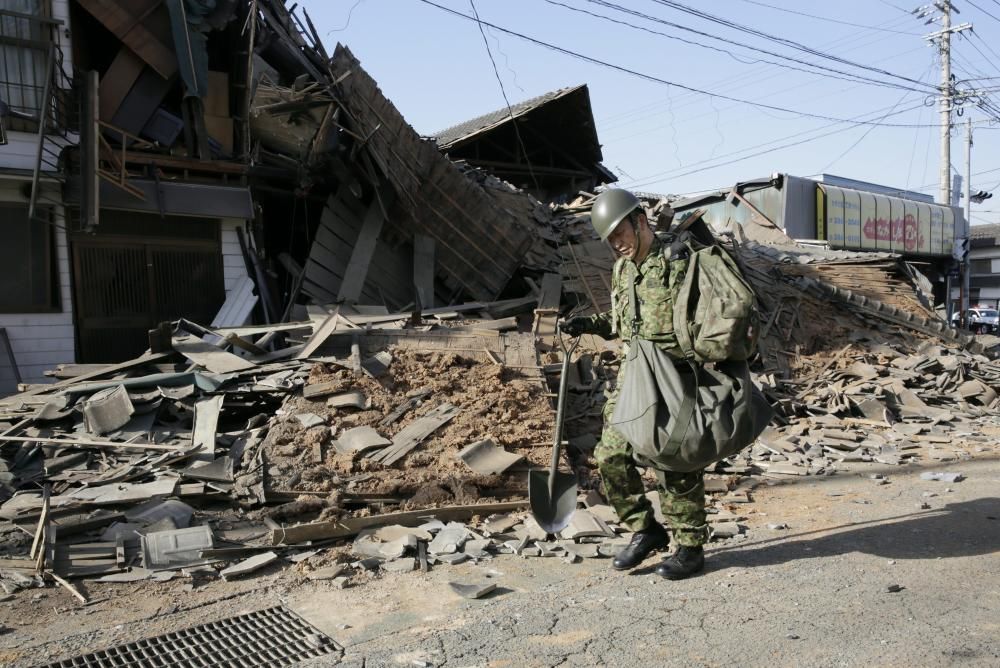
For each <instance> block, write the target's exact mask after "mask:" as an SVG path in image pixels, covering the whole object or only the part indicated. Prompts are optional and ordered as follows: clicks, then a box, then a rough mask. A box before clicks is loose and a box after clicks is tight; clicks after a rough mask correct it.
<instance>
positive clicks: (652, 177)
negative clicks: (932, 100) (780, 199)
mask: <svg viewBox="0 0 1000 668" xmlns="http://www.w3.org/2000/svg"><path fill="white" fill-rule="evenodd" d="M897 104H898V103H897ZM923 106H924V105H923V104H920V105H916V106H913V107H908V108H906V109H902V110H900V111H897V112H895V113H894V114H891V115H899V114H904V113H906V112H908V111H913V110H914V109H919V108H921V107H923ZM870 115H871V113H868V114H862V116H870ZM887 115H889V114H887ZM860 118H861V116H859V117H857V119H856V120H851V121H846V122H848V123H851V125H850V126H848V127H844V128H837V129H835V130H831V131H830V132H824V133H822V134H819V135H816V136H815V137H809V138H806V139H802V140H799V141H794V142H789V143H785V144H780V145H778V146H773V144H774V143H775V142H774V141H771V142H764V143H762V144H757V145H756V146H751V147H748V148H745V149H741V150H739V151H734V152H733V153H729V154H727V155H725V156H720V157H729V156H733V155H738V154H740V153H745V152H746V151H752V150H753V149H755V148H760V147H764V146H767V147H768V148H766V149H764V150H761V151H757V152H755V153H750V154H748V155H743V156H740V157H738V158H734V159H733V160H724V161H722V162H717V163H714V164H711V165H708V166H707V167H699V168H698V169H693V170H689V171H686V172H683V173H680V174H676V173H674V172H677V171H678V170H676V169H674V170H668V171H665V172H659V173H657V174H649V175H647V176H644V177H640V179H637V181H638V183H629V184H627V185H629V186H630V187H642V186H646V185H649V184H651V183H656V182H657V181H661V180H664V179H678V178H681V177H684V176H690V175H691V174H697V173H699V172H704V171H708V170H711V169H716V168H718V167H726V166H728V165H732V164H735V163H737V162H742V161H743V160H749V159H750V158H756V157H759V156H761V155H767V154H768V153H774V152H775V151H780V150H783V149H786V148H792V147H795V146H801V145H803V144H807V143H809V142H812V141H816V140H817V139H823V138H824V137H829V136H831V135H835V134H838V133H841V132H846V131H848V130H852V129H854V128H856V127H858V126H859V125H864V124H865V123H866V122H865V121H862V120H859V119H860ZM883 118H885V116H883ZM833 125H839V123H831V124H829V125H826V126H821V127H819V128H813V129H811V130H804V131H802V132H799V133H796V134H793V135H789V136H787V137H784V138H783V139H781V140H776V141H784V140H787V139H790V138H792V137H797V136H802V135H806V134H810V133H812V132H816V131H818V130H822V129H823V128H825V127H831V126H833ZM873 127H874V126H873ZM883 127H884V126H883ZM707 162H710V161H708V160H703V161H701V162H695V163H691V164H690V165H687V167H695V166H699V165H704V164H705V163H707Z"/></svg>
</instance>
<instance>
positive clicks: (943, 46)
mask: <svg viewBox="0 0 1000 668" xmlns="http://www.w3.org/2000/svg"><path fill="white" fill-rule="evenodd" d="M952 11H954V12H955V13H956V14H958V13H960V12H959V11H958V10H957V9H955V8H954V7H952V5H951V0H935V2H934V3H933V4H930V5H924V6H922V7H918V8H917V9H915V10H913V13H914V14H915V15H916V16H917V18H918V19H927V21H926V23H934V22H935V21H939V22H940V24H941V30H938V31H936V32H932V33H931V34H929V35H925V37H924V38H925V39H927V40H928V41H930V42H931V43H932V44H935V45H937V47H938V53H939V54H940V57H941V86H940V89H941V90H940V97H939V99H938V109H939V111H940V117H941V155H940V163H941V164H940V169H941V171H940V182H939V186H940V190H939V192H938V203H939V204H942V205H944V206H952V187H951V127H952V126H951V112H952V110H953V109H954V108H955V106H956V102H957V104H958V105H959V106H962V105H963V104H965V102H966V98H965V97H964V95H959V96H957V99H956V95H955V88H954V86H953V84H952V80H951V35H952V33H961V32H963V31H965V30H972V24H971V23H967V22H966V23H961V24H959V25H956V26H953V25H952V24H951V13H952ZM938 12H940V14H937V13H938ZM969 127H970V139H969V141H968V146H967V147H966V149H967V150H969V148H970V147H971V145H972V140H971V126H969ZM969 161H970V158H969V157H968V153H967V154H966V173H965V185H964V188H963V190H965V197H966V200H965V206H966V212H967V213H966V229H968V206H969V199H968V198H969V177H970V173H969V170H968V162H969ZM961 281H962V282H961V283H960V286H961V288H960V292H961V295H960V298H959V304H960V308H961V309H962V310H963V311H965V310H966V308H967V306H966V300H967V298H968V297H967V293H968V271H967V270H966V263H964V262H963V264H962V278H961ZM951 289H952V288H951V277H950V274H949V275H948V276H947V277H946V278H945V293H946V296H945V304H946V312H947V317H948V322H951V314H952V308H951Z"/></svg>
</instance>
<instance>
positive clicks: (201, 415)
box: [191, 394, 225, 462]
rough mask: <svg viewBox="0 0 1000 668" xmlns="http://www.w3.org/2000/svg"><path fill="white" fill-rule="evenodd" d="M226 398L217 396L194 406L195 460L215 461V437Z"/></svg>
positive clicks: (193, 440) (192, 435) (192, 438)
mask: <svg viewBox="0 0 1000 668" xmlns="http://www.w3.org/2000/svg"><path fill="white" fill-rule="evenodd" d="M223 399H225V396H224V395H222V394H217V395H215V396H214V397H209V398H208V399H202V400H201V401H198V402H197V403H195V405H194V427H193V428H192V430H191V432H192V433H191V440H192V445H193V446H194V448H195V455H194V459H195V460H196V461H201V462H211V461H214V460H215V435H216V433H217V432H218V428H219V412H220V411H222V401H223Z"/></svg>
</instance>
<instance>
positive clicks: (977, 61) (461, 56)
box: [300, 0, 1000, 225]
mask: <svg viewBox="0 0 1000 668" xmlns="http://www.w3.org/2000/svg"><path fill="white" fill-rule="evenodd" d="M473 1H474V2H475V6H474V9H473V5H472V4H471V3H470V0H303V1H300V5H301V6H303V7H305V9H306V10H307V11H308V12H309V15H310V16H311V18H312V20H313V22H314V23H315V24H316V27H317V30H318V32H319V33H320V34H321V36H322V37H323V39H324V42H325V44H326V45H327V47H328V50H330V51H331V52H332V48H333V46H334V45H335V44H336V43H338V42H340V43H343V44H345V45H347V46H348V47H350V49H351V51H352V52H353V53H354V55H355V56H356V57H357V58H358V59H359V60H360V61H361V64H362V66H363V67H364V68H365V69H366V70H367V71H368V73H369V74H371V75H372V76H373V77H374V78H375V80H376V81H377V82H378V83H379V86H380V88H381V89H382V92H383V93H384V94H385V95H386V96H387V97H388V98H389V99H391V100H392V101H393V103H395V105H396V106H397V108H398V109H399V110H400V111H401V112H402V114H403V115H404V117H405V118H406V119H407V120H408V121H409V123H410V124H411V125H412V126H413V127H414V129H416V130H417V132H419V133H421V134H423V135H433V134H434V133H435V132H437V131H439V130H442V129H445V128H447V127H449V126H452V125H455V124H456V123H459V122H462V121H465V120H468V119H470V118H474V117H476V116H479V115H481V114H484V113H487V112H490V111H494V110H496V109H501V108H503V107H505V106H506V103H505V101H504V94H506V97H507V99H509V101H510V103H511V104H516V103H517V102H519V101H522V100H526V99H529V98H532V97H535V96H537V95H541V94H543V93H546V92H549V91H552V90H556V89H558V88H563V87H566V86H573V85H577V84H582V83H585V84H587V85H588V87H589V91H590V98H591V105H592V107H593V112H594V118H595V120H596V122H597V132H598V136H599V137H600V140H601V143H602V151H603V153H604V164H605V165H607V166H608V167H609V168H610V169H611V170H612V171H613V172H615V173H616V174H617V175H618V176H619V179H620V180H619V182H618V185H619V186H621V187H627V188H630V189H634V190H641V191H644V192H653V193H662V194H690V193H694V192H699V191H706V190H715V189H719V188H725V187H729V186H731V185H732V184H733V183H735V182H737V181H741V180H747V179H752V178H757V177H761V176H767V175H769V174H771V173H773V172H786V173H789V174H794V175H797V176H812V175H818V174H821V173H828V174H836V175H840V176H846V177H850V178H854V179H860V180H864V181H871V182H874V183H879V184H882V185H887V186H891V187H895V188H901V189H911V190H919V191H922V192H926V193H929V194H932V195H934V196H935V197H937V195H938V180H939V164H940V162H939V155H940V124H941V117H940V114H939V113H938V108H937V106H936V105H937V103H936V97H935V95H936V89H935V87H936V86H938V85H939V84H940V77H941V67H940V60H939V57H938V50H937V49H936V48H935V47H932V46H931V45H930V44H929V42H928V41H927V40H926V39H925V38H924V36H925V35H927V34H929V33H931V32H934V31H936V30H939V29H940V25H939V24H936V23H931V24H929V25H928V24H925V21H926V20H927V19H926V18H918V17H917V16H914V15H913V14H911V13H910V10H911V9H913V8H915V7H916V6H917V5H916V3H914V5H913V7H911V6H910V5H908V4H906V2H907V0H892V1H889V0H841V1H840V2H837V3H812V2H808V3H807V2H793V1H791V0H715V1H714V2H698V1H697V0H684V1H683V2H673V1H671V0H614V1H612V0H473ZM431 3H433V4H431ZM435 4H436V5H439V7H435V6H434V5H435ZM953 5H954V6H955V7H956V9H957V10H958V12H959V13H957V14H954V13H953V15H952V25H959V24H963V23H971V24H972V27H971V29H969V30H963V31H962V32H961V33H960V36H959V37H955V38H953V41H952V61H953V74H954V77H955V78H956V80H957V81H958V84H957V86H958V88H959V89H968V90H979V91H984V92H983V93H982V94H981V95H980V96H979V97H977V98H974V99H970V101H969V104H967V105H966V106H964V107H963V108H962V112H963V115H962V116H961V117H957V116H956V117H955V118H954V121H955V123H956V127H955V128H954V129H953V131H952V149H951V168H952V173H953V174H954V173H963V174H964V172H965V134H966V132H965V122H966V119H971V120H972V122H973V149H972V174H973V177H972V190H973V192H975V191H977V190H987V191H994V190H995V191H997V193H996V197H995V198H994V199H993V200H986V201H985V202H984V203H982V204H975V203H974V204H973V205H972V214H973V215H972V223H973V224H974V225H975V224H982V223H996V222H1000V124H998V123H997V122H996V121H994V120H993V117H991V115H990V114H989V112H988V111H986V110H983V109H982V108H981V106H977V105H976V104H975V102H977V101H979V100H984V99H985V103H984V104H985V106H988V105H989V104H992V103H994V101H995V105H996V110H997V111H996V118H998V119H1000V0H974V1H973V0H954V1H953ZM442 8H444V9H442ZM685 8H695V9H696V10H698V11H701V12H707V13H709V14H712V15H714V17H717V18H712V17H703V16H695V15H692V14H691V13H689V12H686V11H684V9H685ZM447 10H451V12H449V11H447ZM474 11H475V12H478V16H479V19H480V20H481V21H482V22H483V23H482V28H483V31H482V32H481V31H480V24H477V23H476V22H475V21H474V20H470V19H468V18H464V17H463V16H458V15H456V14H455V13H454V12H457V13H459V14H464V15H466V16H470V17H471V16H473V15H474ZM718 18H721V19H723V21H724V22H726V21H728V22H731V23H732V24H737V25H735V26H733V25H726V24H725V23H724V22H723V23H720V21H719V20H718ZM486 24H492V27H491V26H490V25H486ZM748 29H749V30H748ZM512 33H519V34H520V35H522V36H524V37H529V38H531V39H534V40H537V41H538V42H545V43H547V44H549V45H553V46H556V47H558V48H560V49H563V50H564V51H563V52H560V51H558V50H555V49H552V48H550V47H548V46H545V45H541V44H538V43H537V42H532V41H529V40H527V39H524V37H521V36H517V35H514V34H512ZM484 34H485V43H484ZM487 44H488V49H487ZM994 45H995V46H994ZM565 51H571V52H574V53H575V54H577V55H570V54H567V53H565ZM765 52H770V53H765ZM491 56H492V59H491ZM580 56H583V58H581V57H580ZM588 59H589V60H588ZM595 61H601V63H603V64H599V63H597V62H595ZM494 63H495V69H494ZM819 68H825V69H819ZM803 70H805V71H803ZM498 78H499V81H498ZM692 89H695V90H692ZM984 89H985V90H984ZM993 89H995V90H993ZM845 120H850V121H854V122H844V121H845ZM862 120H863V121H867V122H868V123H867V124H859V123H858V122H857V121H862ZM890 124H891V125H890ZM994 201H995V202H996V203H995V204H994Z"/></svg>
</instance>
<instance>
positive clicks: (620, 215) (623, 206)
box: [590, 188, 641, 241]
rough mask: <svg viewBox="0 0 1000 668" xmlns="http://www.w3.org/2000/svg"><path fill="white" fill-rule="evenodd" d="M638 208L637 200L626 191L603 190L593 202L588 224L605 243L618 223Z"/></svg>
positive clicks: (616, 189)
mask: <svg viewBox="0 0 1000 668" xmlns="http://www.w3.org/2000/svg"><path fill="white" fill-rule="evenodd" d="M640 206H641V202H640V201H639V198H638V197H636V196H635V195H633V194H632V193H630V192H629V191H627V190H622V189H621V188H612V189H610V190H605V191H604V192H602V193H601V194H600V195H598V196H597V199H596V200H594V206H593V208H592V209H591V211H590V222H591V224H592V225H593V226H594V229H595V230H596V231H597V234H598V236H600V237H601V241H607V240H608V237H609V236H611V233H612V232H614V231H615V228H616V227H618V223H620V222H622V221H623V220H624V219H625V217H626V216H628V215H629V214H630V213H632V212H633V211H635V210H636V209H638V208H639V207H640Z"/></svg>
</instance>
